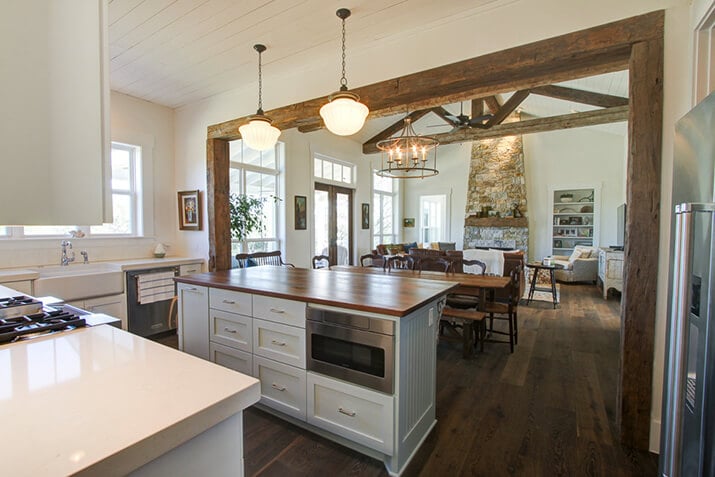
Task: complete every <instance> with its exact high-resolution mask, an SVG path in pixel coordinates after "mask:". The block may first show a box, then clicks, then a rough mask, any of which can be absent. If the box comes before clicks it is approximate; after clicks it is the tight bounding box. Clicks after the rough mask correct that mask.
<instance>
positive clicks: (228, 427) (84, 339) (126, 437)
mask: <svg viewBox="0 0 715 477" xmlns="http://www.w3.org/2000/svg"><path fill="white" fill-rule="evenodd" d="M258 398H259V389H258V381H257V380H255V379H254V378H251V377H249V376H245V375H242V374H240V373H236V372H233V371H230V370H228V369H225V368H222V367H219V366H215V365H212V364H210V363H207V362H205V361H203V360H200V359H196V358H194V357H192V356H189V355H186V354H185V353H180V352H178V351H176V350H173V349H171V348H168V347H166V346H163V345H160V344H157V343H154V342H152V341H149V340H146V339H143V338H140V337H138V336H135V335H132V334H130V333H127V332H124V331H121V330H119V329H117V328H114V327H110V326H106V325H104V326H98V327H90V328H79V329H75V330H73V331H66V332H62V333H57V334H51V335H49V336H44V337H40V338H36V339H33V340H29V341H22V342H17V343H10V344H6V345H3V346H0V402H1V403H2V407H0V419H1V421H2V427H3V429H4V435H5V436H6V439H5V442H4V443H3V446H2V448H0V458H1V459H2V461H3V471H2V473H3V475H12V476H40V475H41V476H65V475H97V476H99V475H101V476H124V475H135V476H161V475H201V474H203V473H206V472H207V470H209V469H210V472H209V473H210V474H211V475H224V476H235V475H243V451H242V442H243V436H242V411H243V409H245V408H246V407H248V406H250V405H252V404H253V403H255V402H256V401H257V400H258Z"/></svg>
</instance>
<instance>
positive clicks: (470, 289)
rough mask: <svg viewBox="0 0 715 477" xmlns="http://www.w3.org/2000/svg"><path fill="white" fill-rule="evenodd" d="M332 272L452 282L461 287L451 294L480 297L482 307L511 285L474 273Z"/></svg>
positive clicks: (337, 268) (341, 268) (336, 268)
mask: <svg viewBox="0 0 715 477" xmlns="http://www.w3.org/2000/svg"><path fill="white" fill-rule="evenodd" d="M326 270H327V269H326ZM330 271H333V272H340V273H361V274H374V275H384V276H394V277H396V278H399V277H404V278H413V279H415V278H416V279H422V280H434V281H440V282H450V283H458V284H459V285H458V286H457V287H456V288H454V289H452V290H450V293H453V294H459V295H473V296H476V297H479V303H480V307H481V306H483V304H484V303H486V302H487V299H488V297H487V294H488V293H490V292H493V291H496V290H500V289H506V288H507V287H508V286H509V284H510V283H511V278H510V277H504V276H497V275H476V274H472V273H451V272H450V273H445V272H437V271H427V270H405V269H392V270H387V269H383V268H382V267H361V266H356V265H333V266H331V267H330ZM465 324H467V325H468V326H465V327H464V329H463V330H462V333H463V334H466V333H469V335H470V336H466V335H465V336H466V338H469V339H465V340H464V343H465V346H464V349H463V355H464V357H468V356H470V355H471V349H470V346H469V344H470V343H472V341H471V331H470V330H471V323H469V322H465Z"/></svg>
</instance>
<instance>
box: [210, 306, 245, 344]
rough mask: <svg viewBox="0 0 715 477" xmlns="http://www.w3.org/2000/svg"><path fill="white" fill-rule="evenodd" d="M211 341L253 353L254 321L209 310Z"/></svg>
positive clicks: (232, 314) (241, 316) (233, 314)
mask: <svg viewBox="0 0 715 477" xmlns="http://www.w3.org/2000/svg"><path fill="white" fill-rule="evenodd" d="M209 320H210V322H209V327H210V329H209V339H210V340H211V341H213V342H216V343H221V344H224V345H226V346H232V347H234V348H237V349H240V350H242V351H245V352H247V353H250V352H251V351H252V346H251V341H252V339H253V330H252V329H251V328H252V323H251V322H252V321H253V320H252V319H251V318H250V317H248V316H243V315H237V314H236V313H228V312H226V311H221V310H214V309H213V308H211V309H210V310H209Z"/></svg>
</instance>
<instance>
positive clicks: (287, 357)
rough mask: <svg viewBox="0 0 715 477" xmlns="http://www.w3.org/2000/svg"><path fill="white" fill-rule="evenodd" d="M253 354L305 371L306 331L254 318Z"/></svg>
mask: <svg viewBox="0 0 715 477" xmlns="http://www.w3.org/2000/svg"><path fill="white" fill-rule="evenodd" d="M253 354H256V355H259V356H263V357H265V358H270V359H274V360H276V361H280V362H281V363H286V364H290V365H291V366H297V367H299V368H303V369H305V330H304V329H303V328H296V327H295V326H286V325H281V324H278V323H273V322H270V321H265V320H259V319H257V318H254V319H253Z"/></svg>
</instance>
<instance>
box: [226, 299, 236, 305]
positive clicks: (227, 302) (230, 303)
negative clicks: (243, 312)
mask: <svg viewBox="0 0 715 477" xmlns="http://www.w3.org/2000/svg"><path fill="white" fill-rule="evenodd" d="M223 302H224V303H226V304H227V305H235V304H236V302H235V301H233V300H224V301H223Z"/></svg>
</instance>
